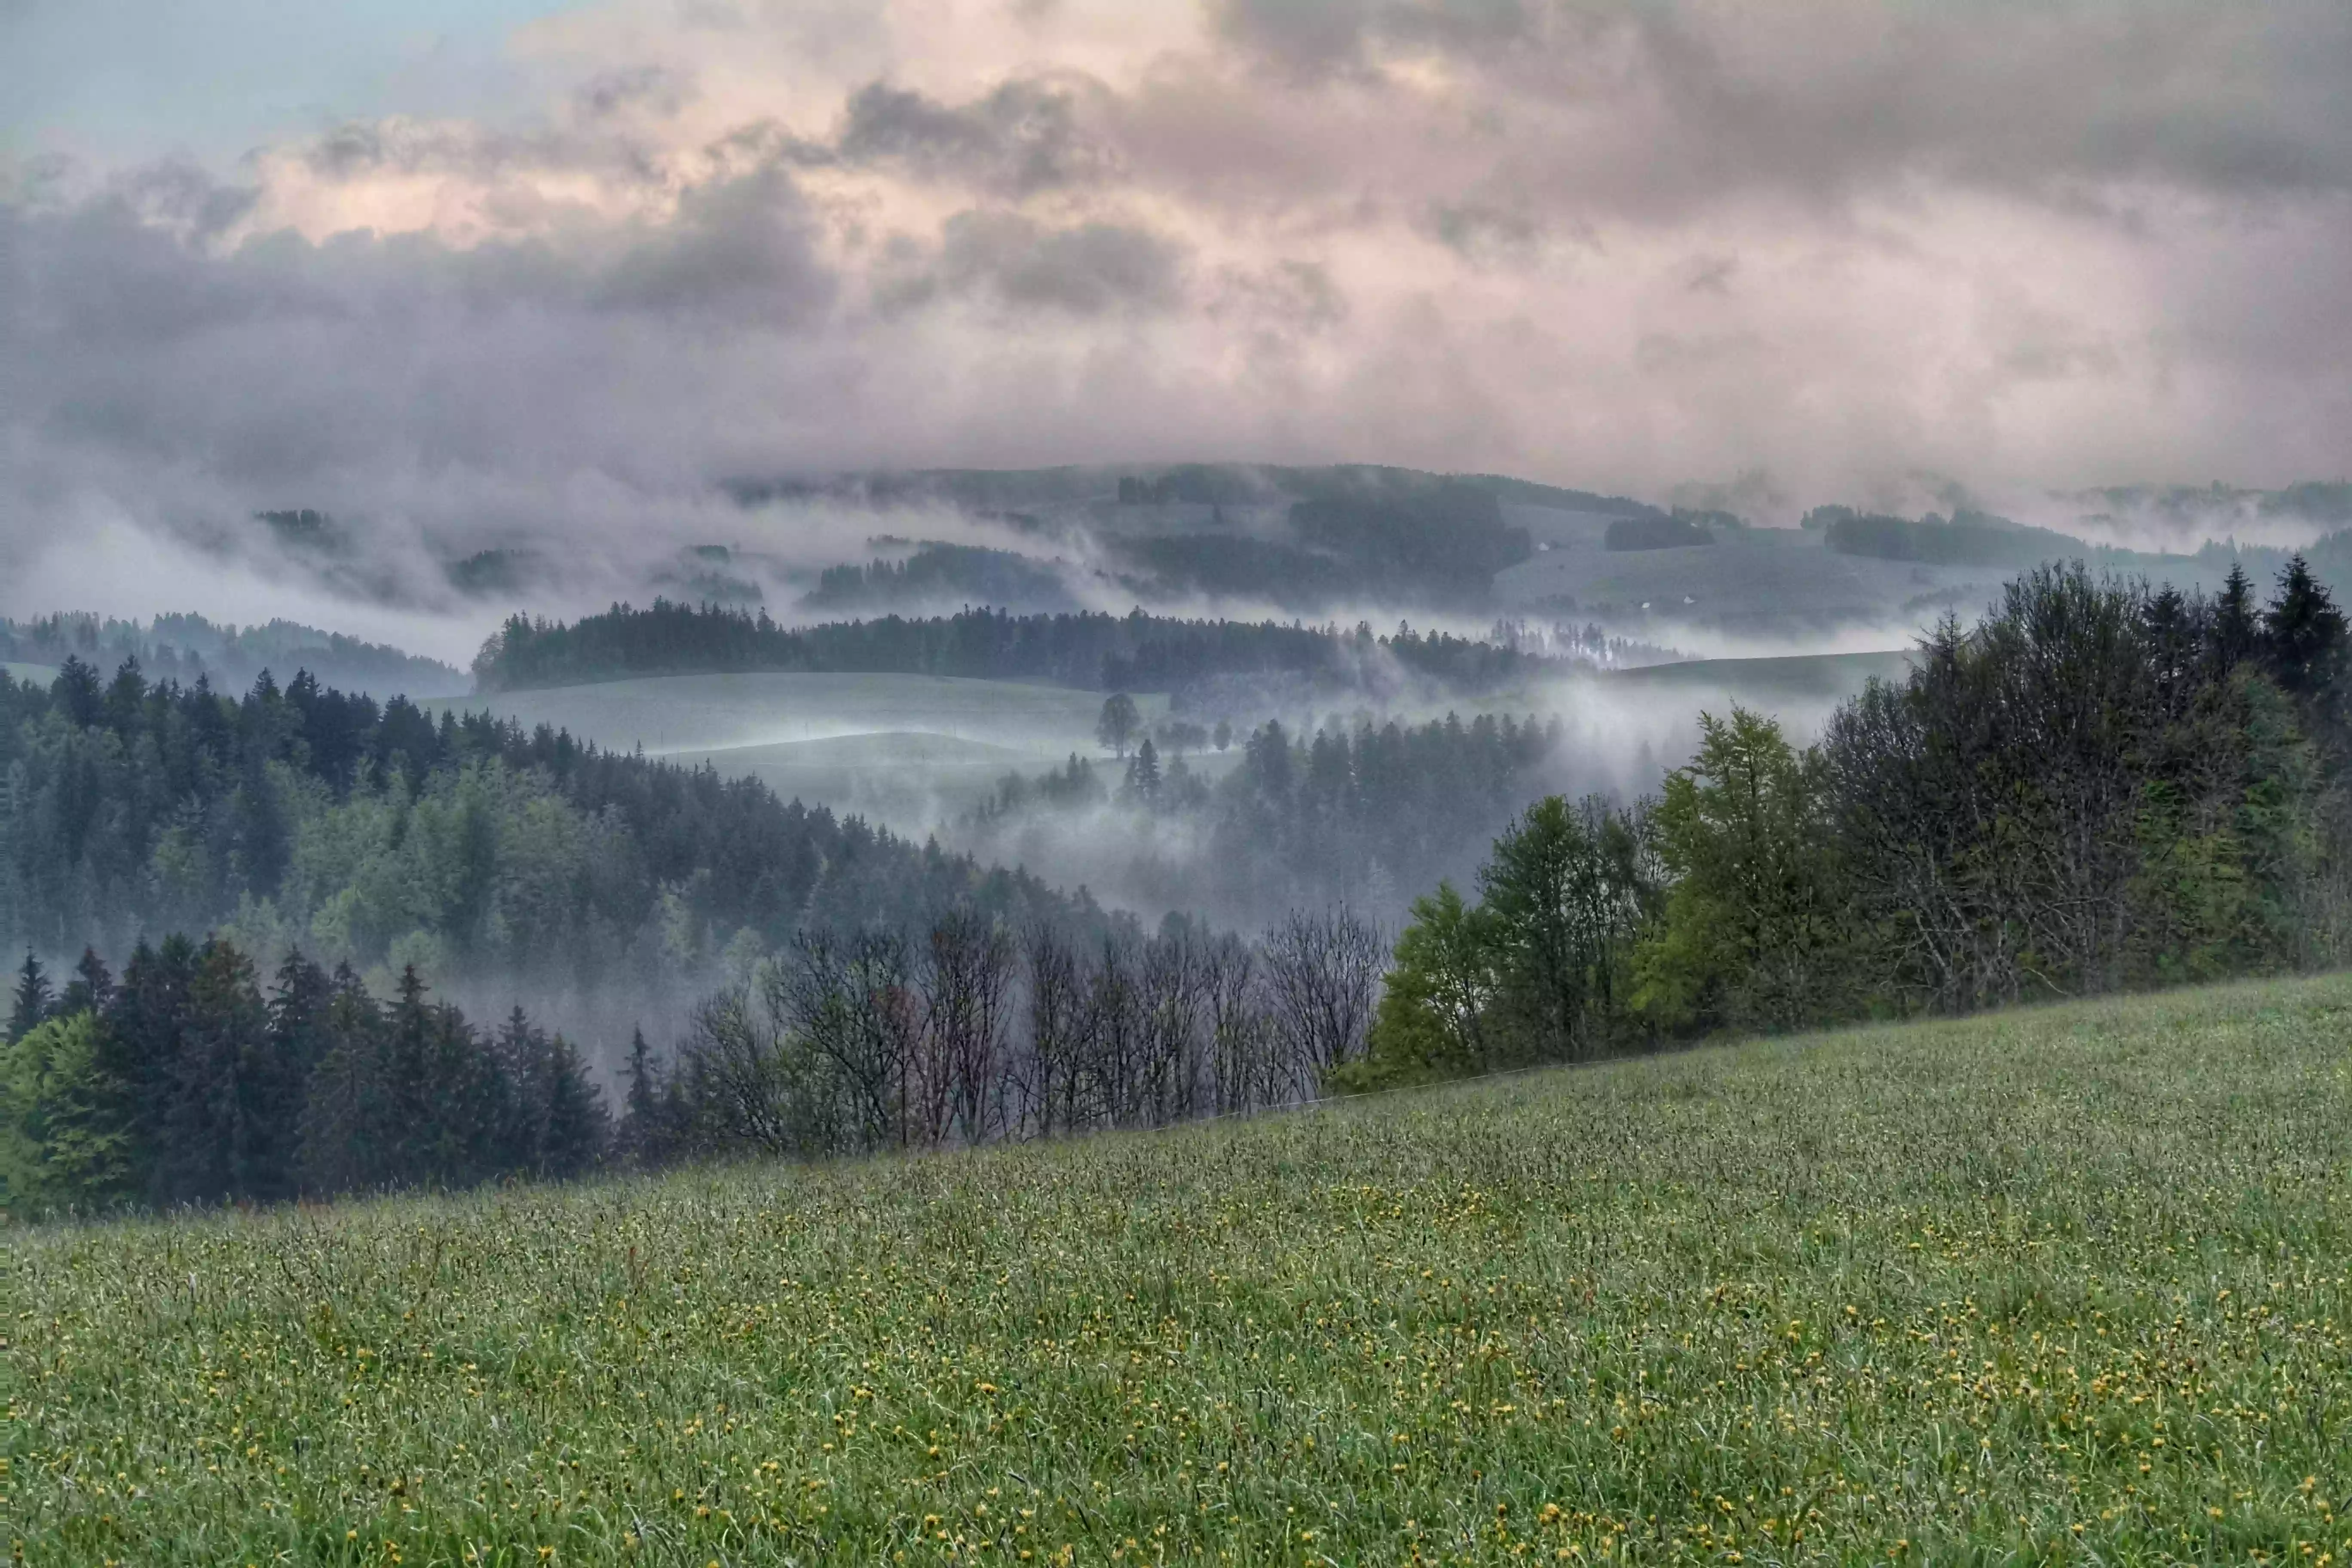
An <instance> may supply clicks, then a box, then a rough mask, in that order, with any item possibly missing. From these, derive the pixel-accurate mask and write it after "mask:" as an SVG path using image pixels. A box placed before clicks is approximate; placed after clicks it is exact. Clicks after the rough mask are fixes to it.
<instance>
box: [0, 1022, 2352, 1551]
mask: <svg viewBox="0 0 2352 1568" xmlns="http://www.w3.org/2000/svg"><path fill="white" fill-rule="evenodd" d="M2347 1034H2352V981H2347V980H2344V979H2328V980H2323V981H2315V982H2304V983H2294V984H2272V985H2252V986H2240V987H2233V988H2226V989H2219V990H2212V991H2205V992H2198V993H2187V994H2175V995H2168V996H2163V997H2155V998H2147V999H2140V1000H2133V1001H2126V1002H2120V1003H2113V1004H2105V1005H2080V1006H2070V1007H2059V1008H2052V1009H2047V1010H2042V1011H2035V1012H2031V1013H2022V1014H2018V1015H2013V1016H2005V1017H1996V1018H1990V1019H1984V1020H1979V1021H1973V1022H1968V1023H1957V1024H1937V1025H1927V1026H1909V1027H1901V1028H1886V1029H1875V1030H1866V1031H1858V1032H1853V1033H1849V1034H1843V1035H1837V1036H1832V1037H1817V1038H1807V1039H1799V1040H1791V1041H1785V1042H1778V1043H1766V1044H1760V1045H1752V1046H1747V1047H1737V1048H1730V1049H1723V1050H1714V1051H1706V1052H1700V1053H1694V1054H1690V1055H1685V1056H1680V1057H1675V1058H1661V1059H1655V1060H1649V1061H1643V1062H1634V1063H1627V1064H1622V1065H1615V1066H1609V1067H1603V1068H1593V1069H1589V1070H1581V1071H1566V1072H1557V1073H1550V1074H1541V1075H1533V1076H1528V1077H1525V1078H1519V1079H1509V1080H1505V1081H1500V1082H1495V1083H1489V1084H1484V1085H1477V1086H1470V1087H1465V1088H1461V1089H1452V1090H1445V1091H1439V1092H1431V1093H1424V1094H1419V1095H1407V1096H1399V1097H1396V1098H1393V1099H1389V1100H1381V1101H1374V1102H1366V1103H1361V1104H1356V1105H1349V1106H1343V1107H1339V1108H1335V1109H1331V1110H1323V1111H1318V1112H1314V1113H1307V1114H1301V1115H1297V1116H1292V1117H1287V1118H1282V1119H1276V1120H1272V1121H1263V1122H1258V1123H1253V1124H1243V1125H1224V1126H1216V1127H1205V1128H1195V1129H1190V1130H1186V1131H1178V1132H1173V1133H1168V1134H1162V1135H1157V1136H1142V1135H1138V1136H1123V1137H1113V1138H1105V1139H1102V1140H1098V1141H1096V1142H1085V1143H1077V1144H1069V1145H1061V1146H1051V1147H1035V1148H1024V1149H1013V1150H1000V1151H994V1152H982V1153H976V1154H969V1155H956V1156H950V1157H941V1158H933V1159H927V1160H921V1161H917V1162H897V1161H888V1160H884V1161H876V1162H871V1163H860V1164H852V1165H845V1166H840V1167H835V1168H829V1169H823V1170H794V1169H788V1168H782V1167H773V1166H746V1167H741V1168H736V1169H729V1170H720V1171H710V1172H698V1173H683V1174H677V1175H674V1176H670V1177H667V1178H663V1179H658V1180H628V1181H615V1182H611V1183H606V1184H593V1185H589V1186H584V1187H580V1188H575V1189H571V1190H556V1191H515V1192H509V1193H505V1194H491V1195H486V1196H479V1197H471V1198H466V1199H451V1200H429V1199H428V1200H413V1201H394V1202H383V1203H379V1204H373V1205H359V1206H355V1207H351V1208H345V1209H339V1210H335V1211H331V1212H323V1213H283V1214H268V1215H252V1216H219V1217H212V1218H203V1219H195V1220H188V1221H183V1222H179V1223H142V1224H126V1225H119V1226H103V1227H92V1228H86V1229H59V1230H51V1231H44V1232H26V1233H20V1234H18V1235H16V1236H14V1237H11V1238H10V1239H9V1244H8V1251H7V1253H6V1255H5V1270H6V1272H5V1278H0V1305H5V1319H6V1321H5V1337H6V1342H7V1343H6V1347H5V1352H0V1379H5V1388H0V1394H5V1405H6V1408H7V1411H8V1416H9V1420H8V1424H7V1426H6V1429H5V1442H6V1446H7V1448H6V1459H7V1466H6V1469H5V1474H4V1475H0V1489H5V1495H0V1520H5V1521H6V1523H5V1531H6V1533H9V1534H12V1535H14V1536H16V1537H18V1538H21V1539H22V1541H23V1542H24V1552H25V1555H26V1560H28V1561H31V1562H35V1563H99V1562H101V1561H104V1560H106V1559H108V1558H110V1557H111V1558H119V1559H122V1560H125V1561H135V1562H140V1563H159V1562H173V1563H178V1562H190V1563H196V1562H201V1563H247V1562H250V1563H273V1562H277V1563H284V1562H298V1563H540V1562H542V1561H547V1562H555V1563H691V1564H696V1565H700V1564H705V1563H713V1562H717V1563H727V1564H738V1563H787V1562H793V1563H808V1562H835V1563H868V1562H890V1563H896V1562H898V1561H901V1560H903V1561H905V1562H907V1563H950V1562H952V1563H973V1562H999V1561H1003V1562H1008V1563H1021V1562H1041V1563H1062V1562H1071V1561H1082V1562H1089V1563H1108V1562H1158V1561H1161V1560H1175V1559H1183V1558H1191V1557H1205V1558H1208V1559H1211V1560H1228V1559H1229V1560H1231V1561H1234V1562H1265V1563H1275V1562H1282V1563H1323V1562H1355V1561H1361V1562H1400V1561H1411V1560H1413V1559H1416V1558H1418V1559H1423V1560H1428V1561H1477V1562H1492V1563H1507V1562H1511V1561H1514V1560H1516V1559H1520V1558H1528V1559H1542V1560H1551V1561H1560V1560H1565V1561H1570V1562H1585V1563H1591V1562H1597V1561H1602V1560H1609V1561H1620V1560H1636V1561H1645V1562H1664V1561H1691V1562H1696V1561H1713V1562H1741V1563H1777V1562H1784V1561H1822V1560H1841V1561H1850V1562H1863V1561H1870V1560H1876V1561H1887V1560H1889V1559H1892V1560H1895V1561H1900V1562H1923V1561H1931V1560H1932V1561H1970V1562H1978V1561H1981V1562H1986V1563H1991V1562H2011V1561H2014V1562H2029V1561H2031V1562H2042V1561H2055V1560H2063V1559H2074V1560H2082V1561H2116V1562H2152V1561H2221V1560H2229V1561H2246V1560H2249V1559H2250V1558H2259V1557H2263V1556H2266V1557H2267V1558H2268V1560H2270V1561H2273V1562H2296V1563H2321V1562H2327V1561H2331V1560H2332V1561H2337V1562H2340V1561H2343V1560H2344V1558H2345V1554H2346V1553H2347V1552H2352V1521H2347V1520H2346V1519H2344V1518H2342V1517H2340V1513H2341V1510H2343V1509H2345V1508H2346V1507H2347V1506H2352V1499H2347V1496H2346V1493H2347V1489H2352V1476H2348V1475H2347V1468H2346V1464H2345V1458H2344V1456H2345V1454H2346V1453H2347V1448H2352V1373H2347V1345H2346V1339H2345V1332H2346V1322H2347V1310H2352V1300H2347V1292H2348V1291H2352V1275H2347V1270H2352V1248H2347V1219H2352V1206H2347V1205H2348V1204H2352V1169H2347V1160H2346V1156H2347V1152H2352V1151H2348V1150H2347V1142H2352V1115H2347V1112H2352V1065H2347V1045H2346V1042H2347Z"/></svg>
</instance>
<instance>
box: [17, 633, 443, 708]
mask: <svg viewBox="0 0 2352 1568" xmlns="http://www.w3.org/2000/svg"><path fill="white" fill-rule="evenodd" d="M67 658H79V659H81V660H82V661H83V662H84V663H86V664H91V665H95V666H97V667H98V668H99V671H100V674H102V675H112V674H113V673H114V671H115V669H116V668H119V667H120V666H121V663H122V662H123V660H125V659H129V658H135V659H137V660H138V661H139V664H140V668H142V669H143V670H144V671H145V672H146V674H147V677H148V679H151V680H177V681H179V682H181V683H182V684H184V685H193V684H194V683H195V681H196V680H198V679H208V680H210V681H211V682H212V684H213V685H214V686H215V688H217V689H222V690H226V691H241V690H243V689H246V688H247V687H249V686H251V685H252V684H253V682H254V680H255V679H256V678H257V676H259V675H260V674H261V672H262V671H263V670H265V669H266V670H268V671H269V672H270V673H271V674H272V675H274V676H275V677H276V678H277V679H278V681H279V683H280V684H283V683H284V682H286V681H288V680H290V679H293V677H294V675H295V672H296V671H298V670H303V669H307V670H309V671H310V673H311V675H313V676H314V677H316V678H317V679H319V681H320V683H321V684H324V685H328V686H335V687H340V688H342V689H347V690H356V691H368V692H373V693H374V694H376V695H378V696H391V695H401V696H408V697H449V696H455V695H457V693H459V692H462V691H464V690H466V689H467V687H468V684H469V682H468V681H467V677H466V673H465V671H463V670H461V669H458V668H456V667H455V666H453V665H446V664H443V663H441V662H440V661H439V660H438V659H431V658H424V657H422V656H421V655H417V654H413V653H409V652H407V651H405V650H404V649H402V648H396V647H387V646H385V645H384V644H382V643H370V642H362V641H360V640H359V639H358V638H356V637H344V636H343V635H342V634H341V633H340V632H328V631H320V629H319V628H317V627H316V626H300V625H298V624H296V623H295V622H292V621H282V620H280V621H271V622H270V623H269V624H268V626H234V625H229V624H226V623H215V622H213V621H209V620H206V619H205V617H204V616H193V615H175V616H156V617H155V619H154V620H152V621H151V622H146V623H141V622H138V621H118V620H112V619H101V618H100V617H99V616H91V615H78V614H66V615H56V616H38V617H36V618H34V619H32V620H29V621H0V660H5V661H7V662H10V663H17V664H37V665H58V664H62V663H64V662H65V661H66V659H67Z"/></svg>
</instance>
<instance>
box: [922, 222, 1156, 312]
mask: <svg viewBox="0 0 2352 1568" xmlns="http://www.w3.org/2000/svg"><path fill="white" fill-rule="evenodd" d="M1182 266H1183V252H1182V248H1181V247H1180V246H1178V245H1176V244H1175V243H1173V242H1172V241H1171V240H1170V239H1168V238H1167V237H1164V236H1162V235H1159V234H1155V233H1153V232H1152V231H1151V230H1150V229H1148V228H1144V227H1142V226H1138V225H1133V224H1124V223H1111V222H1090V223H1082V224H1075V225H1071V226H1067V227H1060V228H1053V227H1047V226H1044V225H1041V224H1039V223H1037V222H1035V221H1034V220H1032V219H1030V218H1028V217H1025V216H1023V215H1021V214H1019V213H1017V212H1007V211H1003V210H987V211H981V210H975V211H971V212H961V213H958V214H956V215H955V216H952V217H950V219H948V221H947V223H946V224H945V226H943V227H942V228H941V230H940V242H939V246H938V247H937V250H936V252H935V253H934V254H933V255H932V256H931V257H929V258H928V264H927V265H922V266H919V268H917V269H916V270H914V271H913V272H911V273H910V274H908V276H907V277H906V278H904V279H901V280H899V281H898V282H897V283H896V284H895V285H893V287H892V291H891V294H890V300H891V301H892V303H894V304H895V305H897V306H898V307H900V308H905V307H908V306H911V305H915V304H919V303H922V302H925V301H928V300H931V299H933V298H935V297H937V296H939V295H941V294H946V295H962V296H970V295H974V294H978V295H982V296H985V297H987V298H989V299H992V300H995V301H996V302H997V303H999V304H1001V305H1003V306H1005V307H1007V308H1009V309H1011V310H1015V311H1019V312H1032V311H1037V310H1045V311H1059V312H1064V313H1066V314H1069V315H1072V316H1101V315H1105V314H1108V313H1109V312H1112V311H1118V310H1130V311H1132V310H1143V311H1157V310H1171V309H1173V308H1174V307H1175V306H1176V305H1177V303H1178V302H1179V300H1180V299H1181V271H1182Z"/></svg>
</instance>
